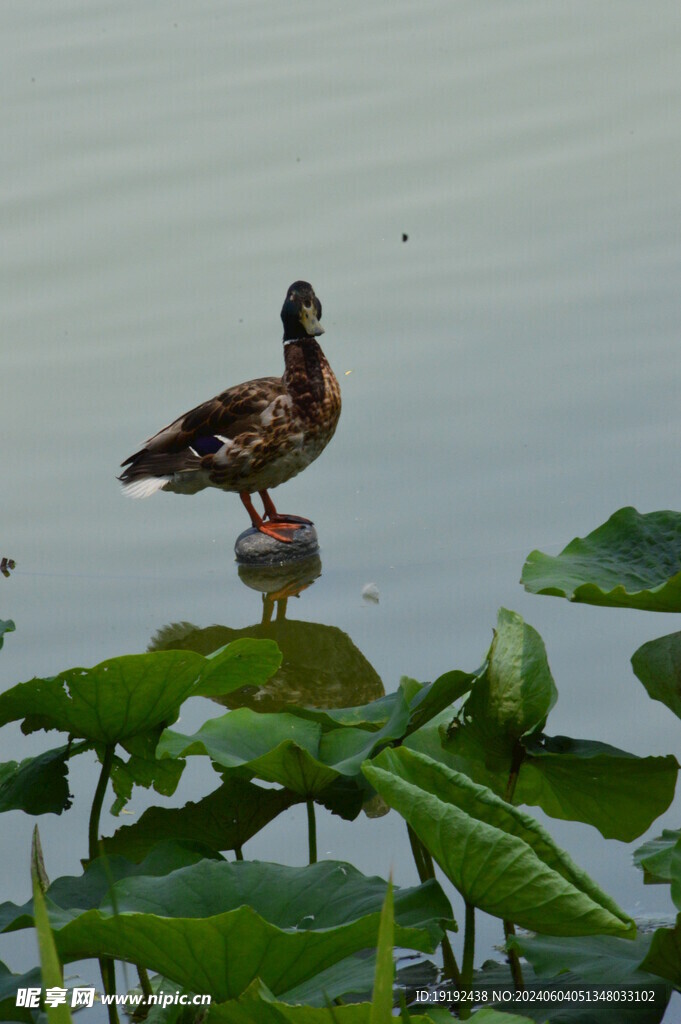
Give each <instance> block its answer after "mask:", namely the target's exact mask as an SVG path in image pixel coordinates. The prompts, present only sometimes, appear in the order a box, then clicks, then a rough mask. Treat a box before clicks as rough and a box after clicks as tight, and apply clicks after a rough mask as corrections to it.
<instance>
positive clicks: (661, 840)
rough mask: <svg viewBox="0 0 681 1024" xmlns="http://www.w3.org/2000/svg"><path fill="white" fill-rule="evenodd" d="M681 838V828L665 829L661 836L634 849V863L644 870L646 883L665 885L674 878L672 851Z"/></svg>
mask: <svg viewBox="0 0 681 1024" xmlns="http://www.w3.org/2000/svg"><path fill="white" fill-rule="evenodd" d="M680 840H681V829H678V828H677V829H667V828H665V829H663V830H662V835H661V836H656V838H655V839H649V840H648V842H647V843H644V844H643V845H642V846H639V847H638V849H637V850H634V864H636V866H637V867H639V868H641V870H642V871H643V881H644V883H645V884H646V885H663V884H668V883H669V882H671V880H672V852H673V850H674V847H675V846H676V845H677V843H678V842H679V841H680Z"/></svg>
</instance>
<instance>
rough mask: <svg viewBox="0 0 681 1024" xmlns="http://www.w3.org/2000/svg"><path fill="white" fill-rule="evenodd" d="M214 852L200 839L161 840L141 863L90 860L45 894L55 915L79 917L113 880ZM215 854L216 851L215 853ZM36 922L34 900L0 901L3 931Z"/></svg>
mask: <svg viewBox="0 0 681 1024" xmlns="http://www.w3.org/2000/svg"><path fill="white" fill-rule="evenodd" d="M206 856H209V857H210V856H211V853H210V852H209V851H207V850H206V849H205V848H204V847H201V846H200V845H199V844H198V843H196V842H195V843H193V844H191V845H190V844H188V843H182V844H181V843H173V842H161V843H159V844H158V845H157V846H156V847H155V848H154V849H153V850H152V851H151V852H150V853H149V854H148V856H147V857H146V858H145V859H144V861H143V862H142V863H140V864H134V863H132V862H131V861H129V860H126V859H125V858H124V857H117V856H111V857H107V858H106V859H104V858H97V860H93V861H90V863H89V864H88V866H87V867H86V869H85V871H84V872H83V874H82V875H63V876H61V877H60V878H55V880H54V882H52V884H51V885H49V886H48V887H47V889H46V892H45V896H46V898H47V901H48V905H49V906H50V907H51V908H52V911H53V914H54V915H60V918H61V919H62V920H70V919H71V918H72V917H77V916H78V915H79V914H80V913H81V911H83V910H92V909H94V908H96V907H99V905H100V904H101V903H102V901H103V900H104V898H105V897H106V895H107V893H108V892H109V890H110V889H111V886H112V884H113V883H115V882H117V881H120V880H121V879H123V878H127V877H128V876H130V875H142V876H143V877H145V878H148V877H152V876H155V875H165V874H167V873H168V872H170V871H175V870H177V869H178V868H181V867H186V866H187V865H189V864H196V863H197V862H198V861H200V860H203V859H204V858H205V857H206ZM212 856H215V854H212ZM32 925H33V901H32V900H29V901H28V902H27V903H24V904H23V905H22V906H18V905H17V904H15V903H3V904H1V905H0V932H12V931H17V930H18V929H21V928H30V927H32Z"/></svg>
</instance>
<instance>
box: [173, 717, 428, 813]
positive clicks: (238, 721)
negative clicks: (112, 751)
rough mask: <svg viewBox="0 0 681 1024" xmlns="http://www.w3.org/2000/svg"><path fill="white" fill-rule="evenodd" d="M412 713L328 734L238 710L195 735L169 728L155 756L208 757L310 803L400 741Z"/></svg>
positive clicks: (313, 725) (296, 720)
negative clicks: (375, 726)
mask: <svg viewBox="0 0 681 1024" xmlns="http://www.w3.org/2000/svg"><path fill="white" fill-rule="evenodd" d="M407 714H408V709H406V708H405V707H403V706H401V705H400V704H399V703H396V704H395V705H394V706H393V710H392V715H391V717H390V719H389V720H388V721H387V722H386V724H385V725H384V726H383V727H382V728H381V729H378V730H375V731H373V730H372V731H369V730H366V729H357V728H352V727H346V728H337V729H332V730H329V731H328V732H324V731H323V729H322V726H321V725H320V724H319V723H318V722H316V721H311V720H308V719H307V718H301V717H300V716H298V715H295V714H288V713H287V712H283V711H280V712H276V713H273V714H259V713H258V712H256V711H252V710H251V709H250V708H238V709H237V710H236V711H229V712H227V714H226V715H222V717H221V718H213V719H210V720H209V721H208V722H206V723H205V724H204V725H203V726H201V728H200V729H199V730H198V732H196V733H194V735H193V736H183V735H182V734H181V733H176V732H174V731H172V730H171V729H166V731H165V732H164V733H163V735H162V736H161V739H160V742H159V745H158V747H157V751H156V753H157V756H159V757H188V756H190V755H192V754H203V755H208V756H209V757H210V758H211V760H212V761H213V762H214V764H216V765H219V766H220V769H221V770H224V769H228V770H231V771H234V770H236V771H238V772H240V773H241V774H248V775H249V776H251V777H255V778H259V779H263V780H264V781H266V782H278V783H279V784H280V785H282V786H286V787H287V788H288V789H290V790H292V791H293V792H294V793H298V794H299V795H300V796H303V797H305V798H306V799H311V798H313V797H316V796H318V795H319V794H321V793H322V792H323V791H324V790H326V789H327V788H328V787H329V786H330V785H331V784H332V783H333V782H334V781H335V780H336V779H338V778H341V777H343V776H346V777H352V776H353V775H357V774H358V772H359V770H360V766H361V764H362V762H363V761H364V760H365V759H366V758H367V757H369V756H371V754H372V753H373V752H374V750H375V749H376V748H377V747H379V746H380V745H382V744H384V743H386V742H388V741H389V740H391V739H397V738H399V737H401V736H402V735H403V733H404V727H405V724H406V719H407Z"/></svg>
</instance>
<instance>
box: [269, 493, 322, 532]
mask: <svg viewBox="0 0 681 1024" xmlns="http://www.w3.org/2000/svg"><path fill="white" fill-rule="evenodd" d="M258 494H259V495H260V497H261V498H262V503H263V505H264V506H265V515H266V517H267V518H268V519H269V521H270V522H271V523H279V524H280V525H282V526H283V527H284V529H290V530H297V529H298V527H300V526H312V525H313V523H312V520H311V519H304V518H303V516H287V515H284V513H283V512H277V510H276V508H275V507H274V502H273V501H272V499H271V498H270V496H269V494H268V493H267V491H258Z"/></svg>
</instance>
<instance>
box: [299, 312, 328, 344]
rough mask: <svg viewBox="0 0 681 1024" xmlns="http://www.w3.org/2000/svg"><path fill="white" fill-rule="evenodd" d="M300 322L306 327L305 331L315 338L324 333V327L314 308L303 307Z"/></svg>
mask: <svg viewBox="0 0 681 1024" xmlns="http://www.w3.org/2000/svg"><path fill="white" fill-rule="evenodd" d="M300 322H301V324H302V325H303V327H304V328H305V333H306V334H309V335H310V336H311V337H313V338H316V337H318V335H320V334H323V333H324V328H323V327H322V325H321V324H320V322H319V320H318V319H317V314H316V313H315V311H314V310H313V309H302V310H301V313H300Z"/></svg>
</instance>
